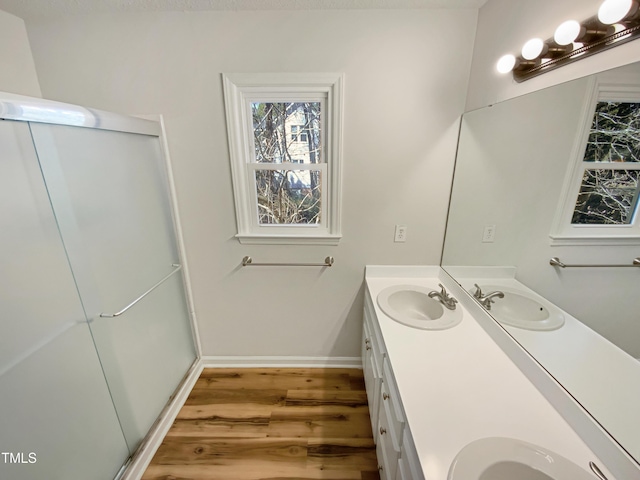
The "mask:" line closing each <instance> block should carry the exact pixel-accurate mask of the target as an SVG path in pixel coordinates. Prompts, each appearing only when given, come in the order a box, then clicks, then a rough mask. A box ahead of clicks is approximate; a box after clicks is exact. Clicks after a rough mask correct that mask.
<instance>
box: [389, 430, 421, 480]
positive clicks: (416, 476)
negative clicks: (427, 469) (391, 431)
mask: <svg viewBox="0 0 640 480" xmlns="http://www.w3.org/2000/svg"><path fill="white" fill-rule="evenodd" d="M395 480H424V475H423V474H422V466H421V465H420V460H419V458H418V454H417V452H416V449H415V446H414V445H413V440H412V438H411V433H410V432H409V429H408V428H405V429H404V434H403V435H402V448H401V449H400V458H399V459H398V468H397V471H396V478H395Z"/></svg>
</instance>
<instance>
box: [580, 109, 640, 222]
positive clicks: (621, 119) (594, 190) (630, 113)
mask: <svg viewBox="0 0 640 480" xmlns="http://www.w3.org/2000/svg"><path fill="white" fill-rule="evenodd" d="M583 163H584V164H585V170H584V175H583V177H582V184H581V185H580V191H579V193H578V198H577V201H576V204H575V208H574V211H573V216H572V219H571V223H572V224H574V225H585V224H592V225H629V224H631V223H632V222H633V220H634V217H635V212H636V211H637V208H638V197H639V192H640V181H639V177H640V170H635V169H633V170H631V169H629V168H628V167H629V164H635V165H633V166H635V167H637V166H639V165H640V103H638V102H611V101H599V102H598V103H597V105H596V109H595V112H594V114H593V121H592V124H591V130H590V132H589V137H588V140H587V145H586V149H585V154H584V159H583ZM594 164H598V166H600V167H601V168H589V166H588V165H591V166H593V165H594Z"/></svg>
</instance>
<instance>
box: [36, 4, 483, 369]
mask: <svg viewBox="0 0 640 480" xmlns="http://www.w3.org/2000/svg"><path fill="white" fill-rule="evenodd" d="M476 17H477V11H476V10H473V9H471V10H458V11H455V10H405V11H393V10H385V11H375V10H370V11H357V10H349V11H309V12H302V11H295V12H293V11H270V12H206V13H205V12H198V13H162V14H128V15H95V16H74V17H67V18H58V19H39V20H32V21H29V22H28V23H27V28H28V32H29V38H30V40H31V44H32V48H33V52H34V58H35V62H36V65H37V67H38V73H39V75H40V82H41V85H42V90H43V94H44V96H45V97H46V98H52V99H55V100H62V101H67V102H72V103H80V104H83V105H88V106H93V107H96V108H102V109H106V110H115V111H119V112H129V113H160V114H163V115H164V118H165V122H166V128H167V134H168V142H169V148H170V153H171V158H172V161H173V168H174V174H175V179H176V183H177V195H178V202H179V207H180V210H181V215H182V221H183V229H184V236H185V242H186V249H187V256H188V262H189V266H190V272H191V281H192V285H193V291H194V300H195V307H196V312H197V318H198V322H199V325H200V336H201V340H202V345H203V353H204V354H205V355H273V356H317V357H323V356H353V357H356V356H359V336H360V332H361V315H362V314H361V311H362V296H363V291H362V288H361V287H362V281H363V274H364V266H365V265H366V264H438V263H439V259H440V251H441V246H442V239H443V234H444V226H445V218H446V212H447V203H448V199H449V187H450V181H451V175H452V169H453V161H454V155H455V148H456V142H457V127H458V122H459V116H460V115H461V113H462V112H463V109H464V102H465V92H466V89H467V83H468V82H467V80H468V75H469V69H470V62H471V51H472V45H473V38H474V34H475V25H476ZM291 29H294V30H293V31H294V33H290V32H291ZM249 71H256V72H272V71H276V72H281V71H292V72H295V71H328V72H344V73H345V74H346V94H345V99H346V101H345V131H344V207H343V235H344V238H343V239H342V241H341V243H340V245H339V246H337V247H313V246H300V247H285V246H242V245H240V244H239V243H238V242H237V241H236V240H235V239H234V235H235V233H236V225H235V214H234V210H233V195H232V189H231V177H230V166H229V158H228V148H227V136H226V126H225V122H224V109H223V96H222V85H221V78H220V74H221V73H222V72H249ZM397 223H402V224H406V225H407V226H408V240H407V242H406V243H404V244H396V243H393V232H394V225H395V224H397ZM244 255H251V256H252V257H253V258H254V261H256V262H260V261H287V262H296V261H304V262H309V261H311V262H318V261H322V260H323V259H324V258H325V256H327V255H333V256H334V257H335V265H334V267H332V268H329V269H324V270H321V269H319V268H284V267H278V268H276V267H273V268H257V267H256V268H244V269H243V268H241V267H240V261H241V259H242V257H243V256H244Z"/></svg>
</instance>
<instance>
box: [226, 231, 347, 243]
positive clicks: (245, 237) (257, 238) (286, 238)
mask: <svg viewBox="0 0 640 480" xmlns="http://www.w3.org/2000/svg"><path fill="white" fill-rule="evenodd" d="M236 238H237V239H238V241H239V242H240V243H241V244H243V245H338V243H339V242H340V239H341V238H342V235H322V236H311V235H309V236H300V235H249V234H237V235H236Z"/></svg>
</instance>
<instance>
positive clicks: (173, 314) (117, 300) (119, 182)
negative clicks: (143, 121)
mask: <svg viewBox="0 0 640 480" xmlns="http://www.w3.org/2000/svg"><path fill="white" fill-rule="evenodd" d="M30 125H31V132H32V136H33V141H34V144H35V146H36V149H37V151H38V157H39V160H40V166H41V168H42V172H43V175H44V178H45V182H46V185H47V189H48V191H49V196H50V198H51V203H52V205H53V208H54V211H55V212H56V218H57V221H58V226H59V229H60V234H61V236H62V240H63V242H64V245H65V248H66V250H67V255H68V258H69V262H70V264H71V268H72V271H73V274H74V277H75V281H76V284H77V286H78V291H79V292H80V297H81V299H82V303H83V306H84V310H85V313H86V315H87V318H88V319H89V322H90V327H91V331H92V334H93V338H94V342H95V344H96V347H97V350H98V355H99V357H100V360H101V362H102V366H103V369H104V372H105V376H106V378H107V382H108V384H109V389H110V391H111V396H112V398H113V401H114V404H115V407H116V411H117V413H118V417H119V419H120V423H121V425H122V429H123V431H124V434H125V438H126V440H127V444H128V446H129V450H130V451H131V452H133V451H134V450H135V449H136V447H137V446H138V445H139V443H140V441H141V440H142V439H143V437H144V436H145V435H146V433H147V432H148V430H149V429H150V427H151V426H152V424H153V422H154V421H155V419H156V418H157V417H158V415H159V414H160V412H161V411H162V409H163V407H164V406H165V405H166V404H167V402H168V401H169V399H170V396H171V394H172V393H173V392H174V390H175V388H176V387H177V386H178V385H179V383H180V381H181V380H182V378H183V376H184V375H185V373H186V372H187V371H188V369H189V367H190V366H191V364H192V363H193V361H194V360H195V357H196V354H195V350H194V346H193V337H192V332H191V328H190V323H189V319H188V308H187V305H186V300H185V295H184V290H183V285H182V281H181V276H182V272H181V271H178V272H176V273H174V274H173V275H171V276H169V274H170V273H171V272H173V271H174V270H175V269H176V268H177V267H176V266H175V265H177V264H179V262H180V259H179V255H178V249H177V246H176V242H175V234H174V228H173V221H172V215H171V208H170V202H169V198H168V194H167V191H168V182H167V178H166V174H165V167H164V162H163V160H162V159H163V156H162V152H161V147H160V141H159V138H158V137H156V136H151V135H141V134H133V133H125V132H118V131H110V130H99V129H89V128H81V127H71V126H63V125H50V124H37V123H32V124H30ZM167 277H168V278H167ZM164 278H166V280H165V281H164V282H162V283H161V284H160V285H159V286H158V287H157V288H155V289H154V290H152V291H151V292H150V293H149V294H148V295H145V296H144V297H142V298H140V297H141V296H142V295H143V294H144V293H145V292H147V291H149V290H150V289H151V287H153V286H155V285H156V284H158V283H159V282H160V280H162V279H164ZM136 299H139V301H138V302H137V303H135V304H134V305H133V306H131V308H129V309H128V310H126V311H125V312H124V313H122V314H121V315H118V316H115V317H106V316H105V315H113V314H114V313H118V312H120V311H121V310H123V309H124V307H126V306H128V305H130V304H132V302H133V301H134V300H136ZM101 314H102V315H103V316H101Z"/></svg>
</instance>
